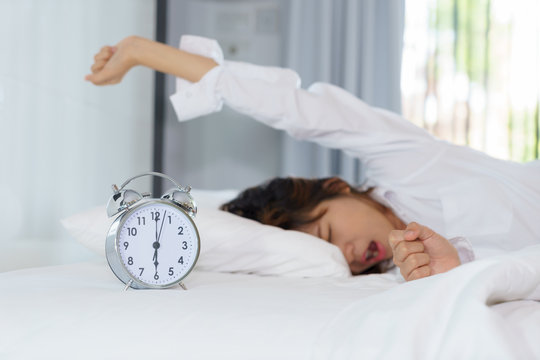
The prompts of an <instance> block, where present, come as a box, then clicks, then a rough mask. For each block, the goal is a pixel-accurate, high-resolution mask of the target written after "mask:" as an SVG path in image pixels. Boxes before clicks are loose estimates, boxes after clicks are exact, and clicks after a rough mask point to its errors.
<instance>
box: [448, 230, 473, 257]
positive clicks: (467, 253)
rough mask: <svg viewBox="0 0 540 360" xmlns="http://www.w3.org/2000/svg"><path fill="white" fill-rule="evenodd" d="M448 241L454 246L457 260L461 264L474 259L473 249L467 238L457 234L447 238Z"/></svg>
mask: <svg viewBox="0 0 540 360" xmlns="http://www.w3.org/2000/svg"><path fill="white" fill-rule="evenodd" d="M448 241H449V242H450V244H452V246H454V247H455V248H456V250H457V252H458V255H459V260H460V261H461V263H462V264H465V263H468V262H471V261H474V259H475V258H476V257H475V255H474V250H473V247H472V245H471V243H470V242H469V240H467V239H466V238H464V237H462V236H457V237H454V238H451V239H448Z"/></svg>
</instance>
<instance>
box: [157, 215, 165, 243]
mask: <svg viewBox="0 0 540 360" xmlns="http://www.w3.org/2000/svg"><path fill="white" fill-rule="evenodd" d="M165 214H167V210H165V212H164V213H163V220H162V221H161V228H160V229H159V235H158V237H157V242H158V243H159V239H160V238H161V230H163V224H164V223H165ZM156 225H157V222H156Z"/></svg>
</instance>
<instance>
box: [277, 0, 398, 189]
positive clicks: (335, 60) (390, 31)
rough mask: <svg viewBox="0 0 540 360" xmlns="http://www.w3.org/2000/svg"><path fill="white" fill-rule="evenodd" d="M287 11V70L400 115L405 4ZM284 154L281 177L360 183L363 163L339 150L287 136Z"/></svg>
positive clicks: (335, 3)
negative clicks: (340, 88) (333, 176)
mask: <svg viewBox="0 0 540 360" xmlns="http://www.w3.org/2000/svg"><path fill="white" fill-rule="evenodd" d="M288 6H289V11H288V16H289V18H288V27H289V28H288V37H287V38H288V44H287V56H286V59H285V63H286V64H285V65H286V66H288V67H291V68H293V69H295V70H297V71H298V72H299V74H300V76H301V77H302V82H303V85H304V86H309V85H310V84H311V83H313V82H315V81H325V82H329V83H332V84H334V85H338V86H340V87H343V88H344V89H346V90H348V91H350V92H351V93H353V94H355V95H357V96H358V97H360V98H362V99H363V100H364V101H366V102H367V103H369V104H371V105H373V106H377V107H382V108H386V109H388V110H391V111H395V112H398V113H399V112H400V110H401V98H400V96H401V95H400V68H401V50H402V35H403V24H404V3H403V1H395V0H362V1H357V0H296V1H291V2H289V5H288ZM329 121H331V119H329ZM282 153H283V158H282V174H283V175H296V176H308V177H320V176H331V175H339V176H341V177H343V178H344V179H346V180H348V181H350V182H352V183H359V182H361V181H362V179H361V164H360V163H359V162H358V161H356V160H353V159H351V158H349V157H348V156H347V155H345V154H343V153H342V152H341V151H337V150H329V149H325V148H322V147H320V146H317V145H314V144H310V143H306V142H299V141H295V140H293V139H291V138H290V137H289V136H287V135H284V136H283V152H282Z"/></svg>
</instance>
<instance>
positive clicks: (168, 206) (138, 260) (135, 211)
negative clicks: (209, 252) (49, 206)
mask: <svg viewBox="0 0 540 360" xmlns="http://www.w3.org/2000/svg"><path fill="white" fill-rule="evenodd" d="M143 176H157V177H161V178H164V179H167V180H169V181H170V182H172V183H173V184H174V185H175V186H174V188H172V189H171V190H169V191H167V192H166V193H165V194H163V196H161V197H160V198H152V196H151V195H150V194H149V193H145V194H142V193H139V192H137V191H135V190H132V189H126V186H127V185H128V184H129V183H130V182H131V181H133V180H135V179H137V178H140V177H143ZM112 188H113V195H112V196H111V198H110V199H109V202H108V204H107V215H108V216H109V217H114V216H117V217H116V219H115V220H114V221H113V223H112V225H111V227H110V229H109V232H108V234H107V238H106V241H105V253H106V256H107V262H108V263H109V266H110V268H111V270H112V271H113V273H114V274H115V275H116V276H117V277H118V279H120V280H121V281H122V282H123V283H124V284H126V287H125V290H127V289H128V288H130V287H131V288H133V289H162V288H168V287H172V286H175V285H180V286H181V287H182V288H183V289H184V290H186V287H185V285H184V284H183V283H182V280H183V279H184V278H186V276H188V275H189V273H190V272H191V270H193V268H194V267H195V264H196V263H197V259H198V257H199V252H200V238H199V232H198V230H197V226H196V225H195V222H194V221H193V219H194V217H195V215H196V214H197V205H196V203H195V201H194V200H193V197H192V196H191V194H190V191H191V188H190V187H189V186H185V187H184V186H181V185H179V184H178V183H177V182H176V181H175V180H173V179H172V178H170V177H169V176H167V175H164V174H161V173H157V172H147V173H143V174H140V175H137V176H134V177H132V178H130V179H128V180H126V181H125V182H124V183H123V184H122V185H121V186H120V188H118V187H117V186H116V185H112Z"/></svg>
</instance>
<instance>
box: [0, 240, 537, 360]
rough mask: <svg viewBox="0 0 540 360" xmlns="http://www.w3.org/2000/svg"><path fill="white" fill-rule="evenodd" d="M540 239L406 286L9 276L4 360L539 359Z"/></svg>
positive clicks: (377, 279) (40, 270) (0, 332)
mask: <svg viewBox="0 0 540 360" xmlns="http://www.w3.org/2000/svg"><path fill="white" fill-rule="evenodd" d="M539 259H540V246H533V247H529V248H526V249H523V250H521V251H517V252H513V253H510V254H507V255H503V256H498V257H493V258H489V259H483V260H479V261H475V262H472V263H468V264H465V265H463V266H460V267H458V268H456V269H453V270H452V271H449V272H447V273H444V274H439V275H436V276H431V277H428V278H425V279H421V280H417V281H412V282H407V283H405V282H404V281H403V279H402V278H401V277H400V276H399V274H397V273H396V272H390V273H386V274H372V275H364V276H356V277H343V278H335V277H324V276H322V277H314V278H304V277H284V276H263V275H259V274H240V273H229V272H228V273H224V272H213V271H203V270H201V269H198V268H196V269H195V271H194V272H192V274H191V275H190V276H189V277H188V278H187V279H186V280H185V282H184V283H185V285H186V286H187V288H188V290H183V289H181V288H180V287H175V288H171V289H166V290H128V291H124V285H123V284H122V283H121V282H119V281H118V279H117V278H116V277H115V276H114V274H113V273H112V272H111V271H110V269H109V268H108V265H107V263H106V261H105V260H101V259H96V260H93V261H90V262H81V263H75V264H67V265H60V266H49V267H36V268H30V269H24V270H17V271H11V272H5V273H1V274H0V318H1V319H2V321H1V322H0V358H1V359H112V358H122V359H150V358H152V359H216V358H219V359H296V360H301V359H358V358H362V359H386V358H387V359H389V358H400V359H435V358H436V359H456V358H460V359H512V358H516V359H518V358H519V359H532V358H540V341H538V339H539V338H540V337H539V335H540V302H539V301H538V300H540V261H538V260H539Z"/></svg>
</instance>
